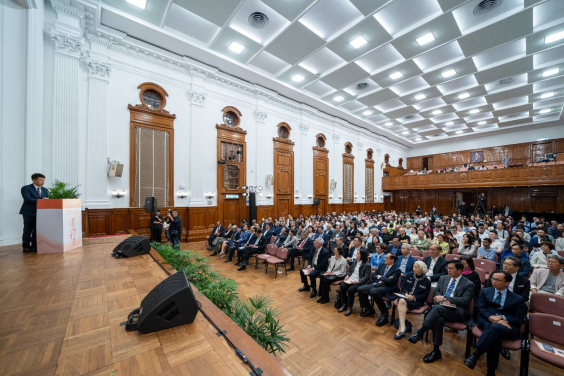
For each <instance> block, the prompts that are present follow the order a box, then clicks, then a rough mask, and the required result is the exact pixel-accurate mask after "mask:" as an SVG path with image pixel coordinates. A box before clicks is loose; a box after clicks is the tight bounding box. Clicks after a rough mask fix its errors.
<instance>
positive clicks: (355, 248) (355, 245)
mask: <svg viewBox="0 0 564 376" xmlns="http://www.w3.org/2000/svg"><path fill="white" fill-rule="evenodd" d="M361 250H365V251H366V248H364V247H363V246H362V241H361V240H360V237H358V236H355V237H354V239H353V241H352V242H351V243H350V246H349V254H348V255H347V261H348V263H349V265H350V264H352V260H354V259H356V254H357V253H358V252H360V251H361Z"/></svg>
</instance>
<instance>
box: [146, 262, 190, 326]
mask: <svg viewBox="0 0 564 376" xmlns="http://www.w3.org/2000/svg"><path fill="white" fill-rule="evenodd" d="M197 314H198V302H197V301H196V298H195V297H194V292H193V291H192V287H191V286H190V283H189V282H188V280H187V279H186V274H184V272H183V271H181V272H178V273H176V274H173V275H171V276H170V277H168V278H167V279H165V280H164V281H162V282H161V283H159V284H158V285H157V286H156V287H155V288H154V289H153V290H151V292H150V293H149V294H147V296H146V297H145V299H143V301H142V302H141V307H140V308H139V317H138V319H137V330H138V331H140V332H141V333H152V332H156V331H159V330H164V329H168V328H173V327H175V326H179V325H184V324H190V323H192V322H194V319H195V318H196V315H197Z"/></svg>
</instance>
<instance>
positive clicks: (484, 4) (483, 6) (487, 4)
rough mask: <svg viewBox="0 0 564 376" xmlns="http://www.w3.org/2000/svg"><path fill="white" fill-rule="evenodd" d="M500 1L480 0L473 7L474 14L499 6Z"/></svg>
mask: <svg viewBox="0 0 564 376" xmlns="http://www.w3.org/2000/svg"><path fill="white" fill-rule="evenodd" d="M502 3H503V0H484V1H480V4H478V5H476V8H474V15H475V16H479V15H481V14H484V13H488V12H489V11H490V10H493V9H495V8H497V7H499V6H500V5H501V4H502Z"/></svg>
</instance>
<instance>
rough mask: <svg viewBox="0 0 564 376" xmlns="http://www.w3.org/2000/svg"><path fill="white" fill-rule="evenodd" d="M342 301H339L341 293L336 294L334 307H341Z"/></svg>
mask: <svg viewBox="0 0 564 376" xmlns="http://www.w3.org/2000/svg"><path fill="white" fill-rule="evenodd" d="M342 305H343V302H342V301H341V294H337V298H336V299H335V308H341V306H342Z"/></svg>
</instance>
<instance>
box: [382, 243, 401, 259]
mask: <svg viewBox="0 0 564 376" xmlns="http://www.w3.org/2000/svg"><path fill="white" fill-rule="evenodd" d="M402 245H403V244H402V243H400V244H399V245H398V246H397V247H396V249H395V250H394V245H393V244H390V245H389V246H387V247H386V249H385V250H384V253H385V254H388V253H393V254H394V255H396V256H398V257H399V256H400V255H401V246H402Z"/></svg>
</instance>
